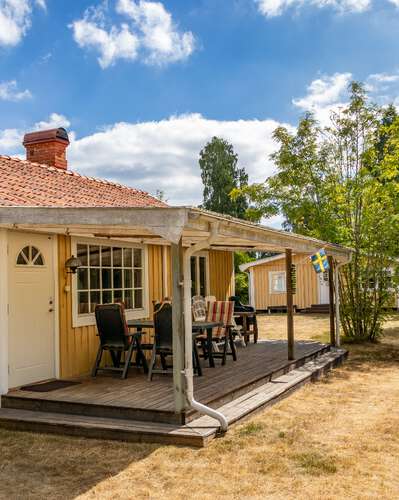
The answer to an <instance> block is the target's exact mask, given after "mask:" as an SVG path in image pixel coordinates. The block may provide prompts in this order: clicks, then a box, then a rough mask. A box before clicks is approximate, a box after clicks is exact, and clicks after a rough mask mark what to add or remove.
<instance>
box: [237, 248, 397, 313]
mask: <svg viewBox="0 0 399 500" xmlns="http://www.w3.org/2000/svg"><path fill="white" fill-rule="evenodd" d="M240 270H241V271H242V272H248V274H249V279H248V283H249V286H248V291H249V299H250V303H251V305H252V306H254V307H255V308H256V309H257V311H267V312H272V311H276V312H277V311H285V310H286V309H287V301H286V271H285V255H284V254H277V255H273V256H271V257H266V258H264V259H258V260H255V261H252V262H247V263H245V264H241V265H240ZM389 272H390V273H392V270H390V271H389ZM291 273H292V276H293V279H294V282H295V293H294V308H295V310H296V311H309V312H314V313H328V312H329V304H330V290H329V284H330V281H329V272H328V271H326V272H324V273H316V272H315V271H314V268H313V265H312V263H311V260H310V254H308V253H307V254H306V253H296V254H294V255H293V256H292V270H291ZM370 286H371V285H370ZM389 307H390V308H392V309H398V307H399V295H398V294H397V293H396V291H395V289H394V288H392V297H391V299H390V305H389Z"/></svg>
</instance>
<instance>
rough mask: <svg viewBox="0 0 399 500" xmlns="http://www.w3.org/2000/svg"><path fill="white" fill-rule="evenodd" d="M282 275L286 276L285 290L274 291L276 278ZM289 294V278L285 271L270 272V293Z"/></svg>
mask: <svg viewBox="0 0 399 500" xmlns="http://www.w3.org/2000/svg"><path fill="white" fill-rule="evenodd" d="M277 274H280V275H283V276H284V281H283V283H284V290H273V281H274V276H275V275H277ZM286 292H287V276H286V272H285V271H269V293H270V294H273V295H276V294H281V293H286Z"/></svg>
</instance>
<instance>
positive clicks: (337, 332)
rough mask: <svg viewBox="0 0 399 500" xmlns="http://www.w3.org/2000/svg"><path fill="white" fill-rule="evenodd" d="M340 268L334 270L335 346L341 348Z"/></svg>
mask: <svg viewBox="0 0 399 500" xmlns="http://www.w3.org/2000/svg"><path fill="white" fill-rule="evenodd" d="M339 268H340V265H339V264H338V265H336V266H335V268H334V282H335V283H334V290H335V345H336V346H337V347H339V346H340V345H341V331H340V326H341V318H340V315H339V305H340V302H339Z"/></svg>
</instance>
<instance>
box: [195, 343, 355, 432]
mask: <svg viewBox="0 0 399 500" xmlns="http://www.w3.org/2000/svg"><path fill="white" fill-rule="evenodd" d="M347 357H348V351H346V350H345V349H338V348H334V347H332V348H331V350H330V351H329V352H327V353H325V354H322V355H321V356H319V357H317V358H316V359H314V360H312V361H308V362H307V363H305V364H304V365H303V366H301V367H299V368H295V369H294V370H291V371H290V372H288V373H286V374H284V375H281V376H280V377H278V378H276V379H274V380H272V381H270V382H268V383H267V384H264V385H262V386H260V387H257V388H256V389H254V390H253V391H251V392H248V393H247V394H245V395H243V396H241V397H239V398H237V399H235V400H234V401H231V402H229V403H227V404H225V405H223V406H220V407H219V408H217V409H218V411H220V412H221V413H223V415H224V416H225V417H226V418H227V421H228V423H229V424H230V425H231V424H234V423H237V422H241V421H242V420H244V419H245V418H247V417H248V416H252V415H253V414H254V413H256V412H258V411H262V410H264V409H265V408H266V407H268V406H271V405H273V404H275V403H277V402H278V401H280V400H281V399H283V398H285V397H287V396H289V395H290V394H291V393H292V392H294V391H295V390H296V389H299V388H300V387H302V386H303V385H304V384H306V383H309V382H314V381H316V380H318V379H319V378H321V377H322V376H323V375H324V374H326V373H327V372H328V371H330V370H331V369H333V368H335V367H337V366H339V365H341V364H342V363H343V361H344V360H345V359H346V358H347ZM215 422H216V421H215V420H214V419H213V418H211V417H208V416H203V417H200V418H198V419H196V420H194V421H193V422H192V425H193V427H194V428H196V429H199V428H209V427H210V426H212V423H213V425H215ZM188 425H190V424H188ZM215 430H216V427H215Z"/></svg>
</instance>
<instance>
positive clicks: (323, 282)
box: [318, 271, 330, 304]
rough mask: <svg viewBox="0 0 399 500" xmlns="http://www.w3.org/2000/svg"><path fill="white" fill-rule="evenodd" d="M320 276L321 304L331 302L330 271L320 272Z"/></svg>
mask: <svg viewBox="0 0 399 500" xmlns="http://www.w3.org/2000/svg"><path fill="white" fill-rule="evenodd" d="M318 278H319V304H329V303H330V290H329V280H328V271H325V272H324V273H319V274H318Z"/></svg>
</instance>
